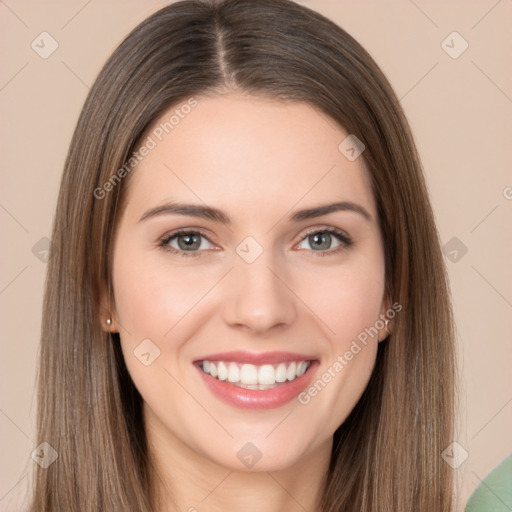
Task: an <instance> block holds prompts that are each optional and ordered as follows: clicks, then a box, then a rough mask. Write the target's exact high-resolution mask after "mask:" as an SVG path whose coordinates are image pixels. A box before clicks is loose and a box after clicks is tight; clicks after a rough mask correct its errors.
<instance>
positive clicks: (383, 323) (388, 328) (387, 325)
mask: <svg viewBox="0 0 512 512" xmlns="http://www.w3.org/2000/svg"><path fill="white" fill-rule="evenodd" d="M389 311H393V313H394V310H393V308H392V307H391V302H390V301H389V300H387V299H386V300H385V301H384V310H383V311H382V313H381V315H380V320H378V323H379V326H378V327H379V337H378V341H379V343H380V342H381V341H384V340H385V339H386V338H388V337H389V335H390V334H391V333H392V330H393V322H392V320H391V319H392V318H393V317H394V316H395V315H394V314H393V315H392V316H390V315H389Z"/></svg>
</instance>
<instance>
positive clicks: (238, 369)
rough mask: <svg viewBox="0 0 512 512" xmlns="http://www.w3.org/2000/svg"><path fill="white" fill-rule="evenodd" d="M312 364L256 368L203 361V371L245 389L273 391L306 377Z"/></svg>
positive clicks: (286, 364) (288, 364)
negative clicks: (305, 374) (288, 382)
mask: <svg viewBox="0 0 512 512" xmlns="http://www.w3.org/2000/svg"><path fill="white" fill-rule="evenodd" d="M310 364H311V361H297V362H295V361H294V362H291V363H279V364H278V365H277V366H274V365H271V364H264V365H261V366H256V365H254V364H239V363H235V362H224V361H216V362H212V361H203V363H202V369H203V371H204V372H205V373H207V374H209V375H211V376H212V377H215V378H217V379H218V380H221V381H222V380H227V381H228V382H231V383H232V384H235V385H237V386H240V387H243V388H247V389H271V388H274V387H276V385H278V384H281V383H284V382H286V381H292V380H295V379H296V378H298V377H300V376H302V375H304V373H305V372H306V370H307V369H308V368H309V366H310Z"/></svg>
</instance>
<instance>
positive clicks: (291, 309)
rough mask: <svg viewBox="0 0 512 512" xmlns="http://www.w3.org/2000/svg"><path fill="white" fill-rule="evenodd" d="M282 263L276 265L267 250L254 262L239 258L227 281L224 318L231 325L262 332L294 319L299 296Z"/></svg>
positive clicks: (280, 326) (284, 324) (279, 326)
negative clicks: (296, 294) (279, 266)
mask: <svg viewBox="0 0 512 512" xmlns="http://www.w3.org/2000/svg"><path fill="white" fill-rule="evenodd" d="M269 252H270V251H269ZM282 267H283V266H281V268H278V267H276V264H275V260H274V259H273V258H272V257H271V255H269V254H268V253H267V251H264V252H263V254H262V255H261V256H260V257H259V258H258V259H257V260H256V261H254V262H253V263H246V262H245V261H244V260H243V259H242V258H238V259H237V261H236V262H235V265H234V269H233V270H232V271H231V272H230V275H229V278H228V279H227V280H226V282H225V283H224V293H225V297H226V299H225V301H224V320H225V322H226V323H227V324H228V325H229V326H231V327H234V328H237V329H241V330H245V331H248V332H253V333H255V334H256V333H257V334H260V335H261V334H265V333H267V332H268V331H271V330H275V329H278V328H281V329H283V328H285V327H286V326H289V325H291V324H292V323H293V322H294V320H295V318H296V316H297V298H296V296H295V295H294V293H293V291H292V290H291V289H290V286H289V283H287V281H289V279H288V280H287V279H286V277H287V273H286V272H285V269H284V268H282Z"/></svg>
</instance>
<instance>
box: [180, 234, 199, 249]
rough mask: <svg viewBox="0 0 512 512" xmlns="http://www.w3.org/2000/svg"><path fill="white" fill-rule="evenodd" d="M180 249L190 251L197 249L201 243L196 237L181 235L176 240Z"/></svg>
mask: <svg viewBox="0 0 512 512" xmlns="http://www.w3.org/2000/svg"><path fill="white" fill-rule="evenodd" d="M178 245H179V246H180V249H183V250H185V251H190V250H191V249H199V246H200V245H201V241H200V239H199V236H198V235H181V236H180V237H179V238H178Z"/></svg>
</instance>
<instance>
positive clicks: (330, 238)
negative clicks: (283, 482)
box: [297, 228, 353, 256]
mask: <svg viewBox="0 0 512 512" xmlns="http://www.w3.org/2000/svg"><path fill="white" fill-rule="evenodd" d="M352 243H353V242H352V240H351V238H350V237H349V236H348V235H346V234H345V233H344V232H343V231H341V230H340V229H337V228H325V229H317V230H315V231H310V232H309V233H306V235H305V236H304V238H303V240H302V241H301V242H300V243H299V244H298V245H297V247H298V248H299V249H307V250H312V251H314V252H317V253H321V254H319V255H322V256H324V255H326V254H333V253H337V252H339V251H340V250H343V249H345V248H347V247H350V246H351V245H352ZM304 244H307V245H308V246H309V247H304Z"/></svg>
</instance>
